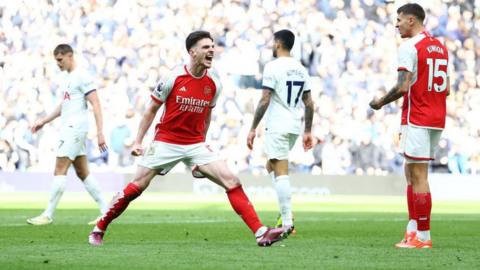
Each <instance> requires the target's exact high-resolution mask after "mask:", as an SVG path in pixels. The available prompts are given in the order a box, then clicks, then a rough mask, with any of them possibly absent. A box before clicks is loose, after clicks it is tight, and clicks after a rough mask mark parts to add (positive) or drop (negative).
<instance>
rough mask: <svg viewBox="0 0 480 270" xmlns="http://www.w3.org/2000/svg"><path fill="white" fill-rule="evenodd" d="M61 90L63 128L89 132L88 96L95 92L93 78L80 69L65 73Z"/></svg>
mask: <svg viewBox="0 0 480 270" xmlns="http://www.w3.org/2000/svg"><path fill="white" fill-rule="evenodd" d="M64 74H65V76H64V77H63V80H62V83H61V84H60V90H61V91H62V92H63V101H62V111H61V114H60V119H61V123H62V128H66V127H70V128H74V129H76V130H78V131H88V115H87V113H88V108H87V99H86V96H87V95H88V94H89V93H90V92H92V91H95V90H96V89H97V88H96V87H95V85H94V82H93V78H92V76H90V75H89V74H88V73H87V72H86V71H84V70H81V69H79V68H76V69H74V70H73V71H72V72H70V73H68V72H64Z"/></svg>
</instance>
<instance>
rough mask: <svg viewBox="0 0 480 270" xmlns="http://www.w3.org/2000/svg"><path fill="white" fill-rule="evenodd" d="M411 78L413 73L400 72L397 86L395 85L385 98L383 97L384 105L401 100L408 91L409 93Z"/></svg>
mask: <svg viewBox="0 0 480 270" xmlns="http://www.w3.org/2000/svg"><path fill="white" fill-rule="evenodd" d="M411 78H412V73H411V72H408V71H399V72H398V79H397V85H395V86H394V87H393V88H392V89H391V90H390V91H389V92H388V93H387V94H386V95H385V96H384V97H382V99H381V101H382V104H383V105H387V104H388V103H390V102H392V101H395V100H397V99H399V98H401V97H402V96H403V95H404V94H405V93H406V91H408V87H409V86H410V80H411Z"/></svg>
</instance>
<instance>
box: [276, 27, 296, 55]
mask: <svg viewBox="0 0 480 270" xmlns="http://www.w3.org/2000/svg"><path fill="white" fill-rule="evenodd" d="M273 38H274V39H275V40H278V41H280V43H281V44H282V47H283V48H284V49H287V50H289V51H290V50H291V49H292V48H293V44H294V43H295V35H294V34H293V33H292V31H290V30H287V29H284V30H280V31H277V32H275V33H274V34H273Z"/></svg>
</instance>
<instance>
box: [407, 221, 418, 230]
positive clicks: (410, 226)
mask: <svg viewBox="0 0 480 270" xmlns="http://www.w3.org/2000/svg"><path fill="white" fill-rule="evenodd" d="M416 231H417V221H416V220H415V219H410V220H409V221H408V224H407V232H416Z"/></svg>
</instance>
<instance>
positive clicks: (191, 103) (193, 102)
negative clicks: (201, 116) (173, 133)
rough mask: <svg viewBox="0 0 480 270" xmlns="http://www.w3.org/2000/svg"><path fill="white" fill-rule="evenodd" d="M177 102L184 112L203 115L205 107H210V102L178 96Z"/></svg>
mask: <svg viewBox="0 0 480 270" xmlns="http://www.w3.org/2000/svg"><path fill="white" fill-rule="evenodd" d="M175 101H176V102H177V103H178V104H180V108H179V110H180V111H182V112H194V113H203V110H204V109H205V107H208V106H210V101H208V100H204V99H199V98H193V97H181V96H176V98H175Z"/></svg>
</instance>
